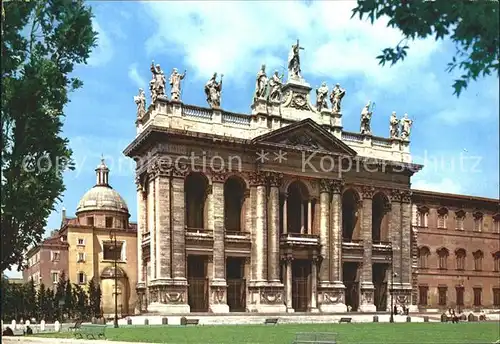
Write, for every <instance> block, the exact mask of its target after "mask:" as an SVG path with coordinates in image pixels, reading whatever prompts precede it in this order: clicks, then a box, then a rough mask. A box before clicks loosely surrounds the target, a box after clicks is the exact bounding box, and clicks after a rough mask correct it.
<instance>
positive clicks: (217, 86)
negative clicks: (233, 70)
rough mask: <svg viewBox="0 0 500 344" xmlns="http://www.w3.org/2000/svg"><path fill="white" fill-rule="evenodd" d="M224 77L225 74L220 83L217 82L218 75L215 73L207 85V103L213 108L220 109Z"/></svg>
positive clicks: (222, 75)
mask: <svg viewBox="0 0 500 344" xmlns="http://www.w3.org/2000/svg"><path fill="white" fill-rule="evenodd" d="M223 77H224V74H221V76H220V81H219V82H217V80H216V79H217V73H214V75H213V76H212V77H211V78H210V80H208V82H207V83H206V84H205V95H206V96H207V103H208V105H210V107H211V108H219V107H220V98H221V91H222V78H223Z"/></svg>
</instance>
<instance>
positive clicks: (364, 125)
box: [360, 101, 373, 135]
mask: <svg viewBox="0 0 500 344" xmlns="http://www.w3.org/2000/svg"><path fill="white" fill-rule="evenodd" d="M371 105H372V103H371V101H368V103H367V104H366V105H365V107H364V108H363V110H361V128H360V132H361V134H362V135H371V134H372V130H371V125H370V123H371V120H372V113H373V108H372V109H370V106H371Z"/></svg>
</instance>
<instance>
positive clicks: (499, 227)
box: [493, 214, 500, 233]
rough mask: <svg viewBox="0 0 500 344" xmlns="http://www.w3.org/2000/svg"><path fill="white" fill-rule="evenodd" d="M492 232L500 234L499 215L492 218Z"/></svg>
mask: <svg viewBox="0 0 500 344" xmlns="http://www.w3.org/2000/svg"><path fill="white" fill-rule="evenodd" d="M493 232H494V233H500V214H496V215H495V216H493Z"/></svg>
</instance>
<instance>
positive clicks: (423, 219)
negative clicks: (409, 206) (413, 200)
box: [417, 205, 429, 227]
mask: <svg viewBox="0 0 500 344" xmlns="http://www.w3.org/2000/svg"><path fill="white" fill-rule="evenodd" d="M428 218H429V208H427V207H426V206H425V205H424V206H421V207H418V209H417V226H418V227H427V226H428V224H427V220H428Z"/></svg>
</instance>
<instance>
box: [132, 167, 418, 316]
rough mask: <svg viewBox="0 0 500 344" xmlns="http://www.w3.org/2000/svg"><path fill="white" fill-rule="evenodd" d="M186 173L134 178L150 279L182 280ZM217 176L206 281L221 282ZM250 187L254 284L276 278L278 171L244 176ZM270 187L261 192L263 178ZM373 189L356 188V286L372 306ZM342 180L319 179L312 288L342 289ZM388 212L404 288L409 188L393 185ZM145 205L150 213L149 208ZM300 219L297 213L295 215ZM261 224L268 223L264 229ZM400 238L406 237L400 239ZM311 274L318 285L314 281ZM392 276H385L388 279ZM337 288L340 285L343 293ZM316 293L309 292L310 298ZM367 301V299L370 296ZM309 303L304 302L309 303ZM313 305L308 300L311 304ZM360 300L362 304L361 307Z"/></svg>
mask: <svg viewBox="0 0 500 344" xmlns="http://www.w3.org/2000/svg"><path fill="white" fill-rule="evenodd" d="M184 178H185V173H176V171H175V170H168V171H165V172H158V171H155V172H154V173H150V174H149V178H148V179H147V185H146V184H145V183H144V182H143V181H138V191H137V200H138V204H137V208H138V227H139V228H138V233H139V238H138V244H137V245H138V247H137V248H138V251H137V252H138V264H139V271H142V264H143V262H142V260H143V259H142V246H141V244H142V240H141V239H142V238H141V235H142V233H145V232H147V230H146V225H147V227H148V229H149V232H150V233H151V243H150V255H151V270H152V271H151V272H152V276H151V279H152V280H156V281H166V282H168V281H172V280H173V281H176V282H178V283H181V284H185V283H186V253H185V233H184V231H185V226H184V221H185V220H184ZM224 180H225V178H224V176H223V175H221V176H214V177H213V178H212V184H211V190H212V192H211V193H210V194H209V195H208V205H209V212H208V213H209V218H208V226H209V228H213V236H214V248H213V280H212V284H213V285H219V286H226V281H225V247H224V209H223V207H224ZM249 180H250V192H249V196H248V199H247V200H246V202H249V203H248V204H249V205H250V206H247V207H245V210H246V214H245V221H246V223H245V227H246V228H250V229H252V233H251V235H252V269H251V281H252V283H253V284H254V285H259V284H260V285H266V284H269V283H271V284H276V285H279V284H280V276H279V273H280V256H279V252H280V251H279V229H280V221H279V212H280V201H279V195H280V193H279V192H280V191H279V190H280V188H279V187H280V184H281V176H280V175H279V174H274V173H267V174H263V173H254V174H251V175H250V178H249ZM268 181H269V185H270V189H269V195H268V194H267V182H268ZM373 191H374V189H373V188H364V189H363V198H362V201H361V202H362V203H361V204H362V215H363V216H362V222H361V224H362V237H363V245H364V250H363V251H364V253H363V267H362V273H361V279H362V281H361V282H362V283H361V289H362V293H363V291H366V292H367V293H370V292H371V295H372V297H371V298H370V297H368V298H367V299H366V301H368V302H367V304H370V303H371V305H373V282H372V257H371V254H372V238H371V215H372V196H373ZM341 192H342V183H341V181H337V180H333V181H332V180H321V181H320V197H319V213H320V214H319V232H320V244H321V252H320V255H321V258H322V264H321V265H320V269H319V271H318V272H317V271H316V265H315V264H312V265H311V267H312V269H311V273H312V275H313V278H312V285H311V287H312V289H313V290H316V289H321V288H326V287H333V288H337V289H338V290H343V288H344V285H343V282H342V235H341V233H342V219H341V217H342V197H341ZM391 200H392V202H391V203H392V210H391V221H390V236H391V241H392V243H393V257H392V258H393V259H392V264H393V268H394V271H395V272H397V277H396V278H395V281H394V282H395V284H399V285H401V286H403V285H406V284H407V285H408V286H409V288H410V289H411V283H410V282H411V263H410V264H409V266H406V265H408V264H402V262H405V261H408V262H410V260H409V259H405V257H409V255H410V250H411V247H410V240H409V237H410V235H411V227H410V225H411V223H410V221H411V206H410V203H409V194H408V195H407V194H406V193H401V192H399V191H396V192H394V193H393V195H391ZM148 209H149V211H148ZM307 211H308V213H309V216H308V231H309V233H312V232H311V230H312V204H311V202H309V203H308V204H307ZM304 218H305V217H304V216H302V219H304ZM266 226H267V227H268V228H266ZM283 229H284V231H286V229H287V199H286V197H285V199H284V207H283ZM406 239H407V240H406ZM291 264H292V260H291V259H289V260H286V263H285V269H286V270H285V271H286V279H285V281H286V287H287V288H286V296H287V297H286V303H287V307H290V308H291V284H292V280H291V279H292V265H291ZM316 273H318V274H319V285H318V286H316ZM391 278H392V277H391ZM144 284H145V278H144V274H142V273H139V276H138V285H139V286H143V285H144ZM342 294H343V291H342ZM314 299H315V298H314ZM370 301H371V302H370ZM312 306H313V305H311V307H312ZM314 306H315V305H314ZM362 306H363V305H362Z"/></svg>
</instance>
